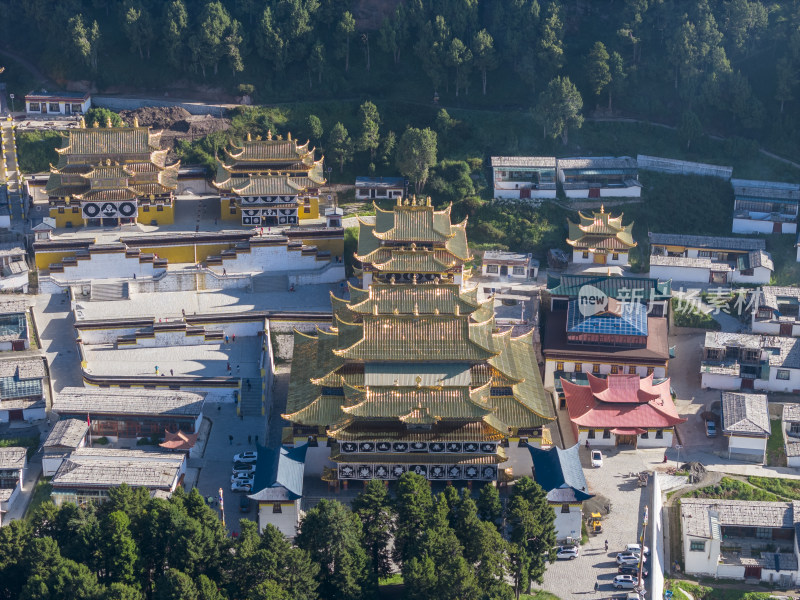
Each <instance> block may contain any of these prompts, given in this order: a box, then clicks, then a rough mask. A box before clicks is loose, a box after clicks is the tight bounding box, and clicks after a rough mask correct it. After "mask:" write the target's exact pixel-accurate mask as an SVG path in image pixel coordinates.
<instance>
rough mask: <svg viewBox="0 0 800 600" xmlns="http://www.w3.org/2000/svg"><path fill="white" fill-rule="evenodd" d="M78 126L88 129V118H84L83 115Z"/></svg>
mask: <svg viewBox="0 0 800 600" xmlns="http://www.w3.org/2000/svg"><path fill="white" fill-rule="evenodd" d="M78 126H79V127H80V128H81V129H86V119H84V118H83V115H81V120H80V123H78Z"/></svg>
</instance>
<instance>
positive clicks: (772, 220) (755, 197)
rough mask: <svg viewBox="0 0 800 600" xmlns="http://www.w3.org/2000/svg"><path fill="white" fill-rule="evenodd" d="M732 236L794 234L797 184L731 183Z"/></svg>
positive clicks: (799, 199)
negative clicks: (741, 234) (735, 234)
mask: <svg viewBox="0 0 800 600" xmlns="http://www.w3.org/2000/svg"><path fill="white" fill-rule="evenodd" d="M731 185H732V186H733V197H734V200H733V202H734V204H733V233H797V212H798V205H800V184H797V183H782V182H778V181H752V180H749V179H731Z"/></svg>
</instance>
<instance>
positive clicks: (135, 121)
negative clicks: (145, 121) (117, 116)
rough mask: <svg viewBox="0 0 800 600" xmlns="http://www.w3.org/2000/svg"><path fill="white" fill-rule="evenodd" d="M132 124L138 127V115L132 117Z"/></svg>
mask: <svg viewBox="0 0 800 600" xmlns="http://www.w3.org/2000/svg"><path fill="white" fill-rule="evenodd" d="M133 126H134V127H138V126H139V117H136V116H134V117H133Z"/></svg>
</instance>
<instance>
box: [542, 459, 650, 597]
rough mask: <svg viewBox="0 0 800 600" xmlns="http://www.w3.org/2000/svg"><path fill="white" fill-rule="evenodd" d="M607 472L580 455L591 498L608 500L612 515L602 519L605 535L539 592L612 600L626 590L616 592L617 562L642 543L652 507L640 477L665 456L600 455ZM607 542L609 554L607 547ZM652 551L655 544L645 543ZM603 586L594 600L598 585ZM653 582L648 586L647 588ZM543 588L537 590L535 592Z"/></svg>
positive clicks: (548, 577)
mask: <svg viewBox="0 0 800 600" xmlns="http://www.w3.org/2000/svg"><path fill="white" fill-rule="evenodd" d="M601 450H602V452H603V466H602V467H600V468H596V469H593V468H592V467H591V466H590V463H589V453H588V452H587V451H586V450H585V449H583V448H582V449H581V463H582V464H583V468H584V472H585V474H586V481H587V483H588V484H589V492H590V493H592V494H595V495H602V496H605V497H606V498H608V500H609V502H610V504H611V512H610V513H609V514H608V515H607V516H605V517H604V519H603V532H602V533H600V534H598V535H592V534H590V535H589V541H588V542H587V543H586V544H584V545H582V546H581V547H580V556H578V558H576V559H574V560H560V561H556V562H555V563H553V564H551V565H549V566H548V568H547V571H546V573H545V576H544V584H543V585H542V586H541V588H540V589H543V590H546V591H548V592H551V593H553V594H555V595H557V596H558V597H559V598H562V600H567V599H569V598H574V599H576V600H577V599H579V598H585V597H586V594H592V595H593V596H592V597H595V598H607V597H611V596H612V595H614V594H616V593H617V592H618V591H619V592H624V591H625V590H615V589H614V587H613V585H612V581H613V580H614V577H616V575H617V563H616V556H617V553H618V552H621V551H622V550H623V549H624V548H625V546H626V545H627V544H632V543H635V542H636V541H637V537H638V534H639V530H640V526H641V518H642V514H643V511H644V507H645V505H646V503H647V501H648V498H649V494H648V493H647V488H642V487H638V485H637V480H636V478H635V477H630V476H629V474H630V473H639V472H641V471H644V470H648V469H652V468H653V466H654V465H655V464H656V463H658V462H659V461H660V459H661V458H662V457H663V455H664V454H663V451H662V450H659V449H652V450H622V451H620V450H617V449H615V448H610V449H608V450H606V449H601ZM605 540H608V552H606V550H605V547H604V543H605ZM645 543H646V545H647V546H650V547H652V546H653V544H652V541H651V540H649V539H648V540H646V542H645ZM595 582H597V583H599V589H598V593H597V594H595V591H594V584H595ZM647 582H648V580H647V579H646V580H645V586H647ZM537 587H538V586H535V585H534V589H537Z"/></svg>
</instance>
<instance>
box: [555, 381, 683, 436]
mask: <svg viewBox="0 0 800 600" xmlns="http://www.w3.org/2000/svg"><path fill="white" fill-rule="evenodd" d="M561 386H562V388H563V390H564V398H565V401H566V408H567V412H568V413H569V420H570V423H571V424H572V431H573V433H574V434H575V439H576V440H578V443H579V444H585V443H587V442H588V443H589V444H590V445H592V446H620V445H631V446H634V447H637V448H639V447H640V448H669V447H671V446H672V438H673V436H674V434H675V426H676V425H678V424H679V423H683V422H684V421H686V419H684V418H682V417H681V416H680V415H678V409H677V408H675V403H674V402H673V401H672V395H671V393H670V381H669V379H668V378H667V379H664V380H661V381H657V382H656V381H654V380H653V376H652V375H649V376H647V377H644V378H640V377H639V376H638V375H608V376H607V377H605V378H600V377H597V376H595V375H592V374H591V373H588V374H587V383H586V384H585V385H584V384H579V383H575V382H573V381H570V380H567V379H563V378H562V379H561Z"/></svg>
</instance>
